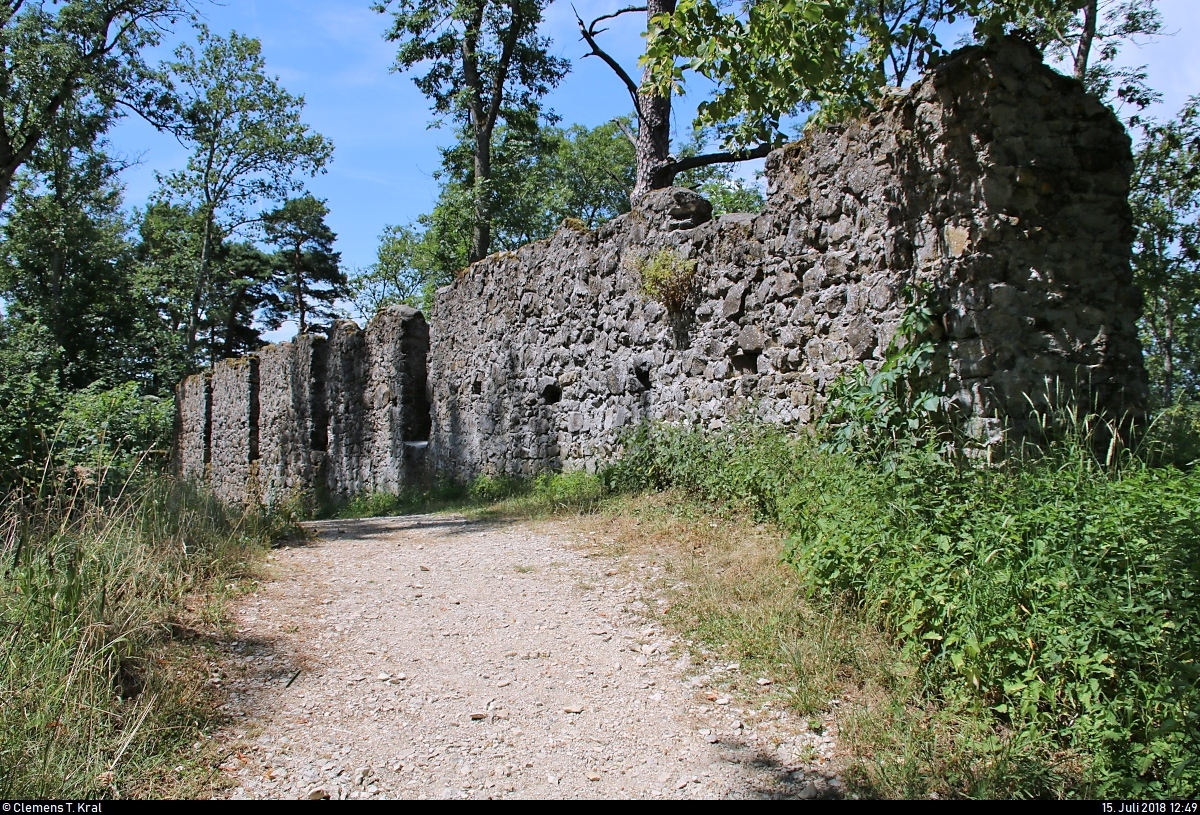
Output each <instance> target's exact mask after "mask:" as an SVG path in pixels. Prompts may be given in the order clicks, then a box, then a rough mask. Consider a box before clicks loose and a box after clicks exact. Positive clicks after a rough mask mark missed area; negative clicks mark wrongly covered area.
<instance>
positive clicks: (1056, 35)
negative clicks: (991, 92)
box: [580, 0, 1159, 192]
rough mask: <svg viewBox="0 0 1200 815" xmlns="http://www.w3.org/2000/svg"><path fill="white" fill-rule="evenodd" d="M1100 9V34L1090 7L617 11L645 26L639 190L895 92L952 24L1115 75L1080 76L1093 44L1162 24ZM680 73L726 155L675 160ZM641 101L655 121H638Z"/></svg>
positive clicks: (652, 7) (1128, 8) (699, 3)
mask: <svg viewBox="0 0 1200 815" xmlns="http://www.w3.org/2000/svg"><path fill="white" fill-rule="evenodd" d="M1114 2H1115V0H1114ZM1101 5H1104V4H1103V3H1102V4H1101ZM1108 5H1110V6H1111V8H1110V9H1109V11H1108V12H1106V13H1108V14H1109V16H1108V17H1106V18H1105V19H1106V20H1109V23H1106V25H1107V26H1108V27H1107V28H1105V27H1101V28H1100V29H1097V28H1096V24H1095V21H1096V15H1097V14H1098V13H1099V12H1098V11H1097V9H1098V8H1099V7H1098V6H1097V2H1096V0H756V2H754V3H749V4H746V5H745V6H743V7H741V8H740V9H732V10H729V9H727V8H726V5H725V4H724V3H721V2H718V0H679V2H678V4H677V5H676V4H675V3H674V0H656V2H652V3H649V4H648V5H647V6H645V7H635V8H630V9H623V10H622V11H620V12H617V13H618V14H620V13H625V12H627V11H639V10H643V9H644V10H645V11H646V12H647V14H648V17H649V19H648V26H647V39H646V52H645V56H644V58H643V64H644V67H645V71H644V74H643V81H642V84H641V85H640V86H635V85H634V84H633V82H632V80H630V79H629V77H628V75H623V76H622V78H623V80H624V82H625V84H626V86H627V87H628V88H629V89H630V93H631V95H634V96H635V98H636V99H638V100H639V102H638V103H639V123H640V124H641V125H649V126H650V127H651V128H652V129H653V131H654V134H655V135H654V136H653V138H651V136H649V135H646V136H643V135H642V134H641V132H640V131H639V143H640V142H642V141H643V140H646V139H649V140H651V141H653V142H654V145H653V148H652V149H649V148H647V149H640V150H639V155H638V163H639V186H638V190H639V192H640V191H643V190H645V189H648V188H653V187H656V186H662V185H665V184H666V183H669V180H670V179H671V178H672V177H673V174H674V173H677V172H679V170H680V169H681V167H682V168H683V169H687V168H688V167H695V166H702V165H704V164H708V163H714V162H724V161H735V160H741V159H744V158H750V157H756V156H760V155H764V154H765V152H766V151H767V150H768V149H769V147H770V145H771V144H772V143H773V142H776V141H778V140H779V139H780V138H781V137H782V133H781V127H780V126H781V123H782V122H783V121H784V120H786V118H787V117H789V116H792V115H796V114H797V113H802V112H804V111H812V110H814V109H816V112H817V118H816V121H828V120H831V119H837V118H840V117H843V116H845V115H847V114H848V113H852V112H854V111H858V110H861V109H862V108H863V107H864V106H868V105H870V103H871V101H872V99H873V97H874V96H875V94H876V93H877V92H878V88H879V87H880V86H882V85H884V84H894V85H901V84H903V83H904V82H905V81H906V80H907V79H908V78H909V77H910V76H911V75H912V73H913V72H914V71H920V70H923V69H925V68H927V67H928V66H930V65H932V64H933V63H935V62H936V61H937V60H938V59H940V58H941V57H942V56H944V54H945V53H946V48H945V47H944V46H943V44H942V43H941V42H940V40H939V38H938V32H939V31H944V30H945V28H946V26H948V25H951V24H954V23H956V22H958V21H959V20H961V19H965V20H967V21H969V22H971V23H972V30H973V35H974V37H975V39H976V40H984V39H986V38H987V37H990V36H994V35H997V34H1001V33H1004V32H1006V31H1011V30H1014V29H1017V28H1020V29H1022V30H1024V31H1026V32H1027V34H1028V33H1030V32H1033V35H1034V36H1035V37H1037V38H1039V41H1040V42H1041V43H1042V44H1043V45H1047V44H1049V43H1050V42H1051V41H1053V42H1057V43H1060V44H1066V45H1070V46H1072V47H1073V48H1074V51H1073V54H1074V59H1075V63H1074V64H1075V66H1076V68H1077V69H1078V70H1079V71H1082V72H1083V73H1084V74H1086V75H1087V76H1088V77H1093V78H1097V77H1101V76H1102V75H1103V76H1109V77H1115V76H1116V75H1117V73H1119V72H1114V71H1113V70H1112V69H1111V66H1108V67H1106V68H1104V69H1103V70H1101V69H1099V68H1097V69H1095V70H1092V69H1089V68H1088V67H1087V66H1088V59H1089V54H1091V49H1092V48H1093V44H1094V43H1095V42H1100V41H1102V40H1103V41H1104V42H1105V43H1106V44H1105V45H1104V48H1103V49H1102V61H1105V60H1107V61H1111V59H1112V57H1113V56H1115V54H1116V51H1115V50H1113V49H1114V48H1115V47H1116V46H1117V43H1118V41H1119V40H1120V39H1121V38H1123V37H1129V36H1132V34H1133V33H1153V32H1154V31H1157V30H1158V25H1159V24H1158V22H1157V16H1156V13H1155V12H1154V11H1153V2H1152V0H1121V2H1120V3H1119V4H1115V5H1114V4H1112V3H1110V4H1108ZM1089 10H1090V11H1089ZM1089 14H1090V16H1089ZM610 16H613V15H610ZM600 19H601V20H602V19H605V18H600ZM595 25H596V23H595V22H593V23H592V24H591V25H590V26H585V25H584V24H583V23H582V21H580V29H581V31H582V32H583V34H584V38H585V39H587V40H588V42H589V44H591V45H592V51H593V53H594V54H596V55H598V56H602V57H604V58H605V59H606V61H609V62H610V64H613V63H612V61H611V59H609V58H608V57H607V56H606V55H604V54H603V53H602V52H601V51H600V49H599V48H598V46H597V45H596V44H595V38H594V33H593V32H594V27H595ZM1039 32H1040V33H1039ZM1097 32H1099V33H1097ZM595 33H598V32H595ZM1098 38H1099V39H1098ZM1063 47H1066V46H1065V45H1063ZM1106 64H1107V63H1106ZM687 71H691V72H694V73H696V74H699V75H700V76H702V77H704V78H706V79H708V80H709V81H711V82H712V83H714V84H715V85H716V89H715V91H714V93H713V95H712V97H711V98H710V99H709V100H707V101H705V102H703V103H702V104H701V105H700V106H699V114H698V117H697V121H696V125H697V126H701V127H713V128H715V129H716V131H717V133H718V134H719V135H720V136H721V138H722V140H723V142H724V145H725V147H726V150H725V151H723V152H721V153H713V154H708V155H703V154H702V155H696V156H690V157H687V158H684V159H679V160H672V159H671V158H670V157H669V156H668V155H667V154H666V151H667V147H668V144H669V139H668V136H667V134H666V129H665V128H666V125H665V123H664V119H663V116H662V115H661V111H664V110H666V111H669V99H668V97H669V95H670V93H671V92H682V90H683V88H684V86H685V72H687ZM1106 72H1107V73H1106ZM1134 73H1135V74H1136V73H1137V72H1134ZM1097 83H1099V84H1097V85H1096V88H1097V89H1099V90H1103V88H1101V87H1100V85H1102V84H1103V83H1100V82H1099V79H1097ZM1122 88H1123V90H1121V91H1119V94H1123V98H1124V97H1128V98H1129V99H1130V101H1135V100H1144V99H1145V97H1144V96H1139V94H1138V92H1136V91H1135V90H1134V89H1133V86H1132V85H1131V84H1129V83H1128V82H1127V83H1126V84H1125V85H1122ZM647 97H652V98H653V99H654V100H656V101H655V103H654V104H656V105H657V107H656V108H652V109H654V110H658V111H659V114H656V115H653V116H645V115H642V114H644V112H645V110H646V109H647V106H646V103H645V101H644V100H645V99H646V98H647ZM1139 103H1143V102H1139Z"/></svg>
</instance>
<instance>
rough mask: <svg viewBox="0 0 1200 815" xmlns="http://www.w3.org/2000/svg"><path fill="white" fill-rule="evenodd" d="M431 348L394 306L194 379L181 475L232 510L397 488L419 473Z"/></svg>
mask: <svg viewBox="0 0 1200 815" xmlns="http://www.w3.org/2000/svg"><path fill="white" fill-rule="evenodd" d="M428 345H429V330H428V328H427V326H426V325H425V318H424V317H423V316H421V313H420V312H418V311H416V310H415V309H412V308H409V307H407V306H394V307H392V308H390V309H387V310H385V311H384V312H382V313H381V314H380V315H379V316H378V317H377V318H376V319H375V320H373V321H372V322H371V323H370V324H369V325H368V326H367V328H366V329H365V330H364V329H360V328H359V327H358V326H357V325H355V324H354V323H352V322H348V321H346V322H341V323H338V324H336V325H335V326H334V328H333V330H332V331H331V332H330V337H329V338H328V339H325V338H322V337H314V336H309V335H300V336H298V337H296V338H295V339H294V340H293V341H291V342H286V343H282V344H280V345H273V346H268V347H266V348H264V349H262V350H261V351H259V352H258V353H257V354H254V355H252V356H250V357H246V358H244V359H233V360H224V361H222V362H219V363H217V364H216V365H214V366H213V369H212V371H211V372H210V373H205V374H197V375H196V376H192V377H189V378H188V379H186V380H184V382H183V383H182V384H181V385H180V387H179V393H178V399H177V403H178V414H179V415H178V423H179V430H178V433H177V441H176V452H175V457H176V462H177V467H178V469H179V471H180V474H181V475H182V476H183V477H184V478H186V479H188V480H193V481H207V482H208V483H209V484H210V485H211V487H212V490H213V492H214V494H216V495H217V496H218V497H219V498H221V499H222V500H225V501H228V502H230V503H253V502H259V501H261V502H264V503H267V504H279V503H283V502H287V501H293V500H307V499H309V498H311V497H314V496H315V497H318V498H330V499H333V500H341V499H345V498H349V497H351V496H354V495H358V494H360V493H370V492H376V491H392V492H394V491H396V490H398V489H400V488H401V486H403V484H405V483H406V482H407V481H409V480H411V478H412V477H413V473H414V472H415V471H416V470H417V469H419V468H422V467H423V466H424V455H423V454H424V446H425V441H426V440H427V439H428V437H429V418H428V417H429V404H428V397H427V394H426V382H425V375H426V368H427V362H426V353H427V349H428ZM209 428H211V429H210V430H209Z"/></svg>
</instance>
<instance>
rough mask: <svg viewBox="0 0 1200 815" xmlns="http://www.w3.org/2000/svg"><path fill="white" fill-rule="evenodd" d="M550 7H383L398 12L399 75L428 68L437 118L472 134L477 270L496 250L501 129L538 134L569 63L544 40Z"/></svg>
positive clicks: (494, 3) (453, 2)
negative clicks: (496, 152)
mask: <svg viewBox="0 0 1200 815" xmlns="http://www.w3.org/2000/svg"><path fill="white" fill-rule="evenodd" d="M546 2H547V0H381V2H377V3H376V4H375V6H374V8H375V9H376V10H377V11H379V12H381V13H384V12H387V11H388V10H389V9H391V8H392V7H393V6H394V7H395V10H394V11H393V12H392V25H391V28H389V29H388V32H387V35H386V36H387V38H388V39H389V40H391V41H393V42H398V43H399V50H398V51H397V55H396V64H395V70H397V71H407V70H410V69H412V68H414V67H415V66H417V65H418V64H428V65H429V71H428V72H427V73H426V74H425V75H424V76H421V77H417V78H416V79H415V80H414V81H415V83H416V85H417V87H418V88H419V89H420V90H421V92H422V93H424V94H425V95H426V96H427V97H429V98H430V99H431V100H433V109H434V111H435V112H436V113H437V114H438V115H441V116H450V117H451V118H452V119H454V120H455V121H456V122H458V123H459V124H461V125H464V126H466V127H467V128H468V129H469V131H470V138H471V147H472V166H471V172H470V179H469V183H470V189H471V194H472V225H471V235H472V237H471V246H470V250H469V252H468V260H469V262H471V263H474V262H475V261H477V260H480V259H481V258H483V257H486V256H487V254H488V252H489V251H490V250H491V244H492V240H491V225H492V213H493V212H494V211H496V207H495V202H494V196H493V194H492V189H491V181H492V137H493V134H494V133H495V130H496V126H497V124H498V122H500V121H504V122H506V123H507V124H508V126H509V127H510V128H517V129H519V128H522V127H524V128H528V129H532V128H534V127H536V123H537V119H538V115H539V107H538V105H539V100H540V99H541V97H542V96H543V95H545V93H546V92H547V91H548V90H549V89H550V88H552V87H553V86H555V85H557V84H558V82H559V81H560V80H561V79H562V77H563V76H564V75H565V74H566V72H567V70H568V68H569V63H567V62H566V61H565V60H562V59H559V58H558V57H553V56H551V55H550V54H549V53H548V50H547V49H548V47H549V45H550V41H549V40H548V39H547V38H545V37H542V36H540V35H539V34H538V26H539V24H540V23H541V20H542V10H543V9H544V8H545V5H546Z"/></svg>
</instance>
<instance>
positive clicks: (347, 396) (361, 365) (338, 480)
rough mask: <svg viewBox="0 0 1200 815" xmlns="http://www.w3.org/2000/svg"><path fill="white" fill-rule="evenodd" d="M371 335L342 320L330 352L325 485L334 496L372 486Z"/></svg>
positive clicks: (327, 361)
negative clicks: (368, 397) (368, 402)
mask: <svg viewBox="0 0 1200 815" xmlns="http://www.w3.org/2000/svg"><path fill="white" fill-rule="evenodd" d="M368 362H369V360H368V357H367V339H366V334H365V332H364V331H363V330H362V329H361V328H359V327H358V326H357V325H356V324H355V323H353V322H350V321H349V320H345V321H342V322H339V323H337V325H335V326H334V328H333V330H332V331H331V332H330V335H329V343H328V345H327V346H326V353H325V410H326V416H327V417H328V420H327V421H328V425H329V447H328V452H327V453H326V456H325V473H324V484H325V489H326V491H327V493H328V494H329V495H331V496H335V497H342V496H351V495H358V494H360V493H362V492H365V491H367V489H368V488H369V485H370V445H369V438H370V436H369V427H368V425H367V421H366V418H367V408H366V403H365V399H366V388H367V379H368V377H369V375H370V374H369V368H368Z"/></svg>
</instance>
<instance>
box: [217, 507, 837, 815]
mask: <svg viewBox="0 0 1200 815" xmlns="http://www.w3.org/2000/svg"><path fill="white" fill-rule="evenodd" d="M312 528H313V530H314V531H315V532H317V533H318V534H317V536H316V537H315V539H314V540H313V541H312V542H311V543H308V544H305V545H300V546H295V547H290V548H284V549H279V550H276V551H275V552H274V553H273V558H272V562H273V564H274V569H273V571H274V579H272V580H270V581H267V582H264V583H263V585H262V586H261V587H260V589H259V591H258V593H257V594H255V595H253V596H250V597H247V598H246V599H245V600H244V601H243V602H241V603H240V605H239V607H238V608H237V610H236V619H237V623H238V630H237V637H238V639H237V640H236V641H232V642H228V643H226V644H225V645H224V648H225V649H226V651H227V653H226V657H225V660H224V666H225V667H224V669H223V670H224V673H223V674H222V673H221V669H214V676H213V678H212V681H213V682H216V683H219V684H221V686H222V687H224V688H225V689H226V693H227V699H228V704H227V707H226V710H225V713H227V714H228V715H229V716H230V720H231V721H232V722H233V726H232V727H231V728H230V729H229V730H227V731H225V732H223V733H221V734H219V735H218V736H217V737H218V738H219V739H220V740H221V743H222V744H223V746H224V749H225V750H226V752H225V753H224V755H226V756H227V758H226V759H225V761H224V763H223V764H222V765H221V768H222V770H223V771H225V772H226V773H228V774H229V775H231V776H232V777H233V778H234V779H235V786H234V788H233V789H231V791H230V795H231V796H232V797H237V798H241V797H250V798H319V797H331V798H339V799H340V798H373V797H379V798H397V797H404V798H468V797H469V798H492V797H495V798H501V797H521V798H627V797H637V798H646V797H654V798H663V797H671V798H718V797H736V798H745V797H782V796H786V797H791V796H796V797H801V798H811V797H826V796H830V795H834V796H836V795H837V793H838V790H839V789H840V787H841V781H840V779H838V778H837V777H836V775H835V774H834V773H833V771H832V769H831V768H832V766H833V765H832V762H831V757H832V755H833V748H834V745H833V739H832V738H831V737H830V736H829V735H821V734H820V733H818V732H815V731H814V730H809V729H808V727H807V724H806V723H802V722H797V721H794V720H792V719H791V718H790V717H789V716H788V715H787V714H785V713H783V712H782V711H777V710H776V708H782V707H783V705H782V704H781V703H780V702H779V700H778V699H777V698H775V695H774V693H773V689H772V687H771V686H770V685H769V684H767V683H768V678H767V677H762V678H758V677H742V676H740V674H739V671H738V667H737V666H736V665H718V664H713V663H712V661H711V659H709V660H705V659H704V658H703V655H697V654H695V653H691V652H690V649H688V648H687V647H685V645H684V644H681V643H678V642H674V641H672V640H671V639H670V637H669V635H668V634H667V633H664V632H663V631H661V630H660V629H659V628H657V627H655V625H653V624H652V623H649V622H648V621H647V618H646V617H645V616H643V615H642V614H639V612H638V609H639V608H640V609H643V610H644V609H645V608H646V606H645V605H644V602H645V601H648V602H656V598H655V597H653V596H652V595H649V594H648V592H650V591H651V589H650V586H651V585H652V580H651V578H653V577H654V576H655V575H654V572H655V569H654V567H652V566H650V565H647V564H644V563H643V564H638V563H632V562H625V561H626V559H623V558H614V557H611V556H606V555H603V554H600V553H599V552H598V550H597V547H595V546H594V545H589V543H587V542H584V541H595V540H596V538H594V537H593V538H590V539H588V538H586V537H583V538H582V541H581V536H580V534H579V533H578V532H574V531H572V528H571V527H570V526H569V525H568V524H567V523H565V522H559V523H548V524H541V525H538V526H531V525H528V524H519V523H517V524H509V523H500V524H496V523H487V522H479V521H470V520H467V519H465V518H462V517H456V516H437V515H424V516H410V517H405V518H388V519H375V520H366V521H331V522H320V523H314V524H312ZM697 659H699V661H698V662H697V661H694V660H697ZM289 682H290V684H289ZM734 685H738V686H739V687H742V688H747V687H748V688H749V690H743V691H742V692H741V693H740V694H739V693H732V694H730V693H729V692H728V690H727V689H728V688H730V687H732V686H734Z"/></svg>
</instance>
